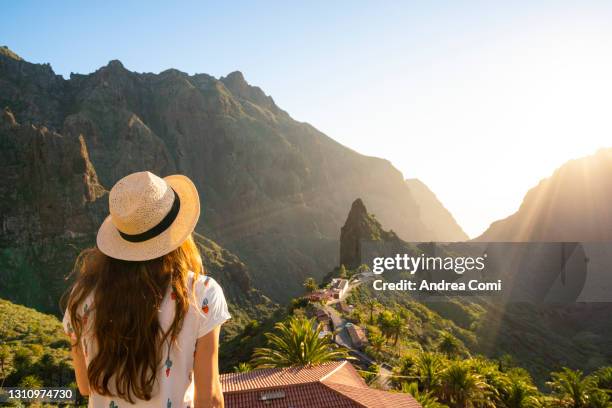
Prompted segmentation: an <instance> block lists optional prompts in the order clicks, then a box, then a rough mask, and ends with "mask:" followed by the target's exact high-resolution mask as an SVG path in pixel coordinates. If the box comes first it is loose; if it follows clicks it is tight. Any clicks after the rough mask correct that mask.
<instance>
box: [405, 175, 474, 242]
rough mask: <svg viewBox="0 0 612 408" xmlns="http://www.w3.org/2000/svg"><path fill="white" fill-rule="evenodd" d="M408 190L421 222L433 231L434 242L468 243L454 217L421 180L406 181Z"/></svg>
mask: <svg viewBox="0 0 612 408" xmlns="http://www.w3.org/2000/svg"><path fill="white" fill-rule="evenodd" d="M406 184H407V185H408V189H409V190H410V193H411V194H412V197H414V200H415V201H416V203H417V205H418V207H419V213H420V215H421V220H422V221H423V223H424V224H425V225H427V227H428V228H429V229H430V230H431V232H432V234H433V236H434V239H432V241H466V240H467V239H468V236H467V234H466V233H465V232H463V229H461V227H460V226H459V224H457V221H455V218H454V217H453V215H452V214H451V213H450V212H449V211H448V210H447V209H446V208H444V205H442V203H441V202H440V200H438V197H436V195H435V194H434V193H433V191H431V190H430V189H429V188H428V187H427V186H426V185H425V184H424V183H423V182H422V181H421V180H419V179H408V180H406Z"/></svg>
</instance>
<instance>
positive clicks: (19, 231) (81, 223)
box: [0, 109, 276, 332]
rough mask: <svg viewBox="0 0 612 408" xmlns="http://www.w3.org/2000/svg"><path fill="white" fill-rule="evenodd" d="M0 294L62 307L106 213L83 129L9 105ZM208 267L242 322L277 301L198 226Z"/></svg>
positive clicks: (0, 173) (0, 207) (2, 170)
mask: <svg viewBox="0 0 612 408" xmlns="http://www.w3.org/2000/svg"><path fill="white" fill-rule="evenodd" d="M0 194H1V196H2V200H1V201H0V214H1V223H0V227H1V228H0V298H6V299H10V300H13V301H16V302H18V303H22V304H25V305H28V306H31V307H35V308H36V309H38V310H41V311H46V312H49V313H55V314H57V313H59V308H58V301H59V298H60V296H61V294H62V293H63V292H64V291H65V290H66V287H67V285H68V282H66V280H65V277H66V276H67V275H68V274H69V272H70V270H71V267H72V264H73V263H74V260H75V258H76V256H77V254H78V253H79V251H80V250H81V249H83V248H85V247H87V246H91V245H93V244H94V242H95V233H96V231H97V228H98V226H99V225H100V223H101V221H102V219H103V217H105V216H106V214H107V213H108V202H107V196H108V195H107V191H106V190H105V189H104V187H102V185H101V184H100V182H99V181H98V177H97V174H96V171H95V169H94V167H93V165H92V163H91V161H90V160H89V153H88V150H87V146H86V144H85V140H84V138H83V136H81V135H79V136H75V135H66V136H64V135H61V134H59V133H56V132H54V131H50V130H48V129H47V128H45V127H36V126H34V125H22V124H19V123H18V122H17V120H16V119H15V116H14V115H13V113H12V112H11V111H10V110H8V109H5V110H4V112H3V115H2V117H1V118H0ZM196 241H197V243H198V244H199V246H200V248H201V250H202V253H203V254H204V263H205V267H206V269H207V271H208V272H209V273H210V274H211V275H212V276H214V277H215V278H216V279H218V280H219V281H220V282H221V283H222V284H223V287H224V289H225V292H226V295H227V297H228V299H229V302H230V308H231V309H232V315H233V316H234V319H233V322H232V324H231V325H230V326H228V327H229V330H228V332H232V330H231V326H239V325H241V324H244V323H245V322H246V321H248V320H250V319H252V318H253V317H255V316H266V315H267V314H269V313H270V312H271V311H273V310H274V309H275V307H276V306H275V305H274V304H273V303H272V302H271V301H270V300H269V299H268V298H267V297H265V296H263V295H262V294H261V292H259V291H258V290H256V289H255V288H254V287H253V282H252V278H251V276H250V273H249V270H248V268H247V266H246V265H245V264H244V263H243V262H242V261H241V260H240V259H239V258H238V257H237V256H236V255H234V254H233V253H231V252H230V251H228V250H227V249H225V248H222V247H221V246H219V245H218V244H217V243H215V242H214V241H212V240H210V239H208V238H206V237H204V236H202V235H200V234H196Z"/></svg>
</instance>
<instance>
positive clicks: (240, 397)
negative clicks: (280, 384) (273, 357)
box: [223, 382, 362, 408]
mask: <svg viewBox="0 0 612 408" xmlns="http://www.w3.org/2000/svg"><path fill="white" fill-rule="evenodd" d="M282 392H283V397H281V398H277V399H269V400H267V401H263V400H262V399H261V397H262V391H257V392H253V391H247V392H235V393H229V394H227V393H224V394H223V397H224V400H225V406H226V408H242V407H244V408H247V407H248V408H251V407H254V408H256V407H265V408H288V407H294V408H298V407H299V408H361V407H362V405H360V404H358V403H356V402H354V401H351V400H350V398H347V397H345V396H344V395H342V394H340V393H337V392H334V391H332V390H330V389H329V388H328V387H327V386H325V385H323V384H321V383H317V382H315V383H308V384H298V385H292V386H290V387H286V388H283V389H282Z"/></svg>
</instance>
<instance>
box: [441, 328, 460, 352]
mask: <svg viewBox="0 0 612 408" xmlns="http://www.w3.org/2000/svg"><path fill="white" fill-rule="evenodd" d="M462 346H463V345H462V344H461V341H460V340H459V339H458V338H456V337H455V336H453V335H452V334H450V333H449V332H447V331H441V332H440V343H438V350H440V351H441V352H442V353H444V354H446V355H447V356H448V357H453V356H455V355H457V354H458V353H459V352H460V351H461V350H462V349H463V347H462Z"/></svg>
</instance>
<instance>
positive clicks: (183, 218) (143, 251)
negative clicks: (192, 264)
mask: <svg viewBox="0 0 612 408" xmlns="http://www.w3.org/2000/svg"><path fill="white" fill-rule="evenodd" d="M164 180H165V181H166V182H167V183H168V184H169V185H170V186H171V187H172V188H173V189H174V191H175V192H176V194H177V195H178V196H179V199H180V200H181V207H180V209H179V212H178V215H177V216H176V219H175V220H174V222H173V223H172V225H170V227H168V229H166V230H165V231H164V232H162V233H161V234H159V235H158V236H156V237H153V238H151V239H149V240H146V241H143V242H130V241H126V240H125V239H123V238H122V237H121V235H119V231H118V230H117V228H116V227H115V225H114V224H113V222H112V220H111V216H110V215H109V216H108V217H106V219H105V220H104V222H103V223H102V226H101V227H100V229H99V230H98V236H97V239H96V243H97V245H98V249H99V250H100V251H102V252H103V253H104V254H106V255H108V256H110V257H112V258H116V259H123V260H126V261H147V260H150V259H155V258H159V257H160V256H164V255H166V254H168V253H170V252H172V251H174V250H175V249H176V248H178V247H179V246H181V244H182V243H183V242H185V240H186V239H187V238H188V237H189V235H190V234H191V233H192V232H193V230H194V229H195V226H196V224H197V223H198V218H200V198H199V196H198V191H197V189H196V187H195V185H194V184H193V182H192V181H191V180H190V179H189V178H187V177H185V176H182V175H172V176H168V177H164Z"/></svg>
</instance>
